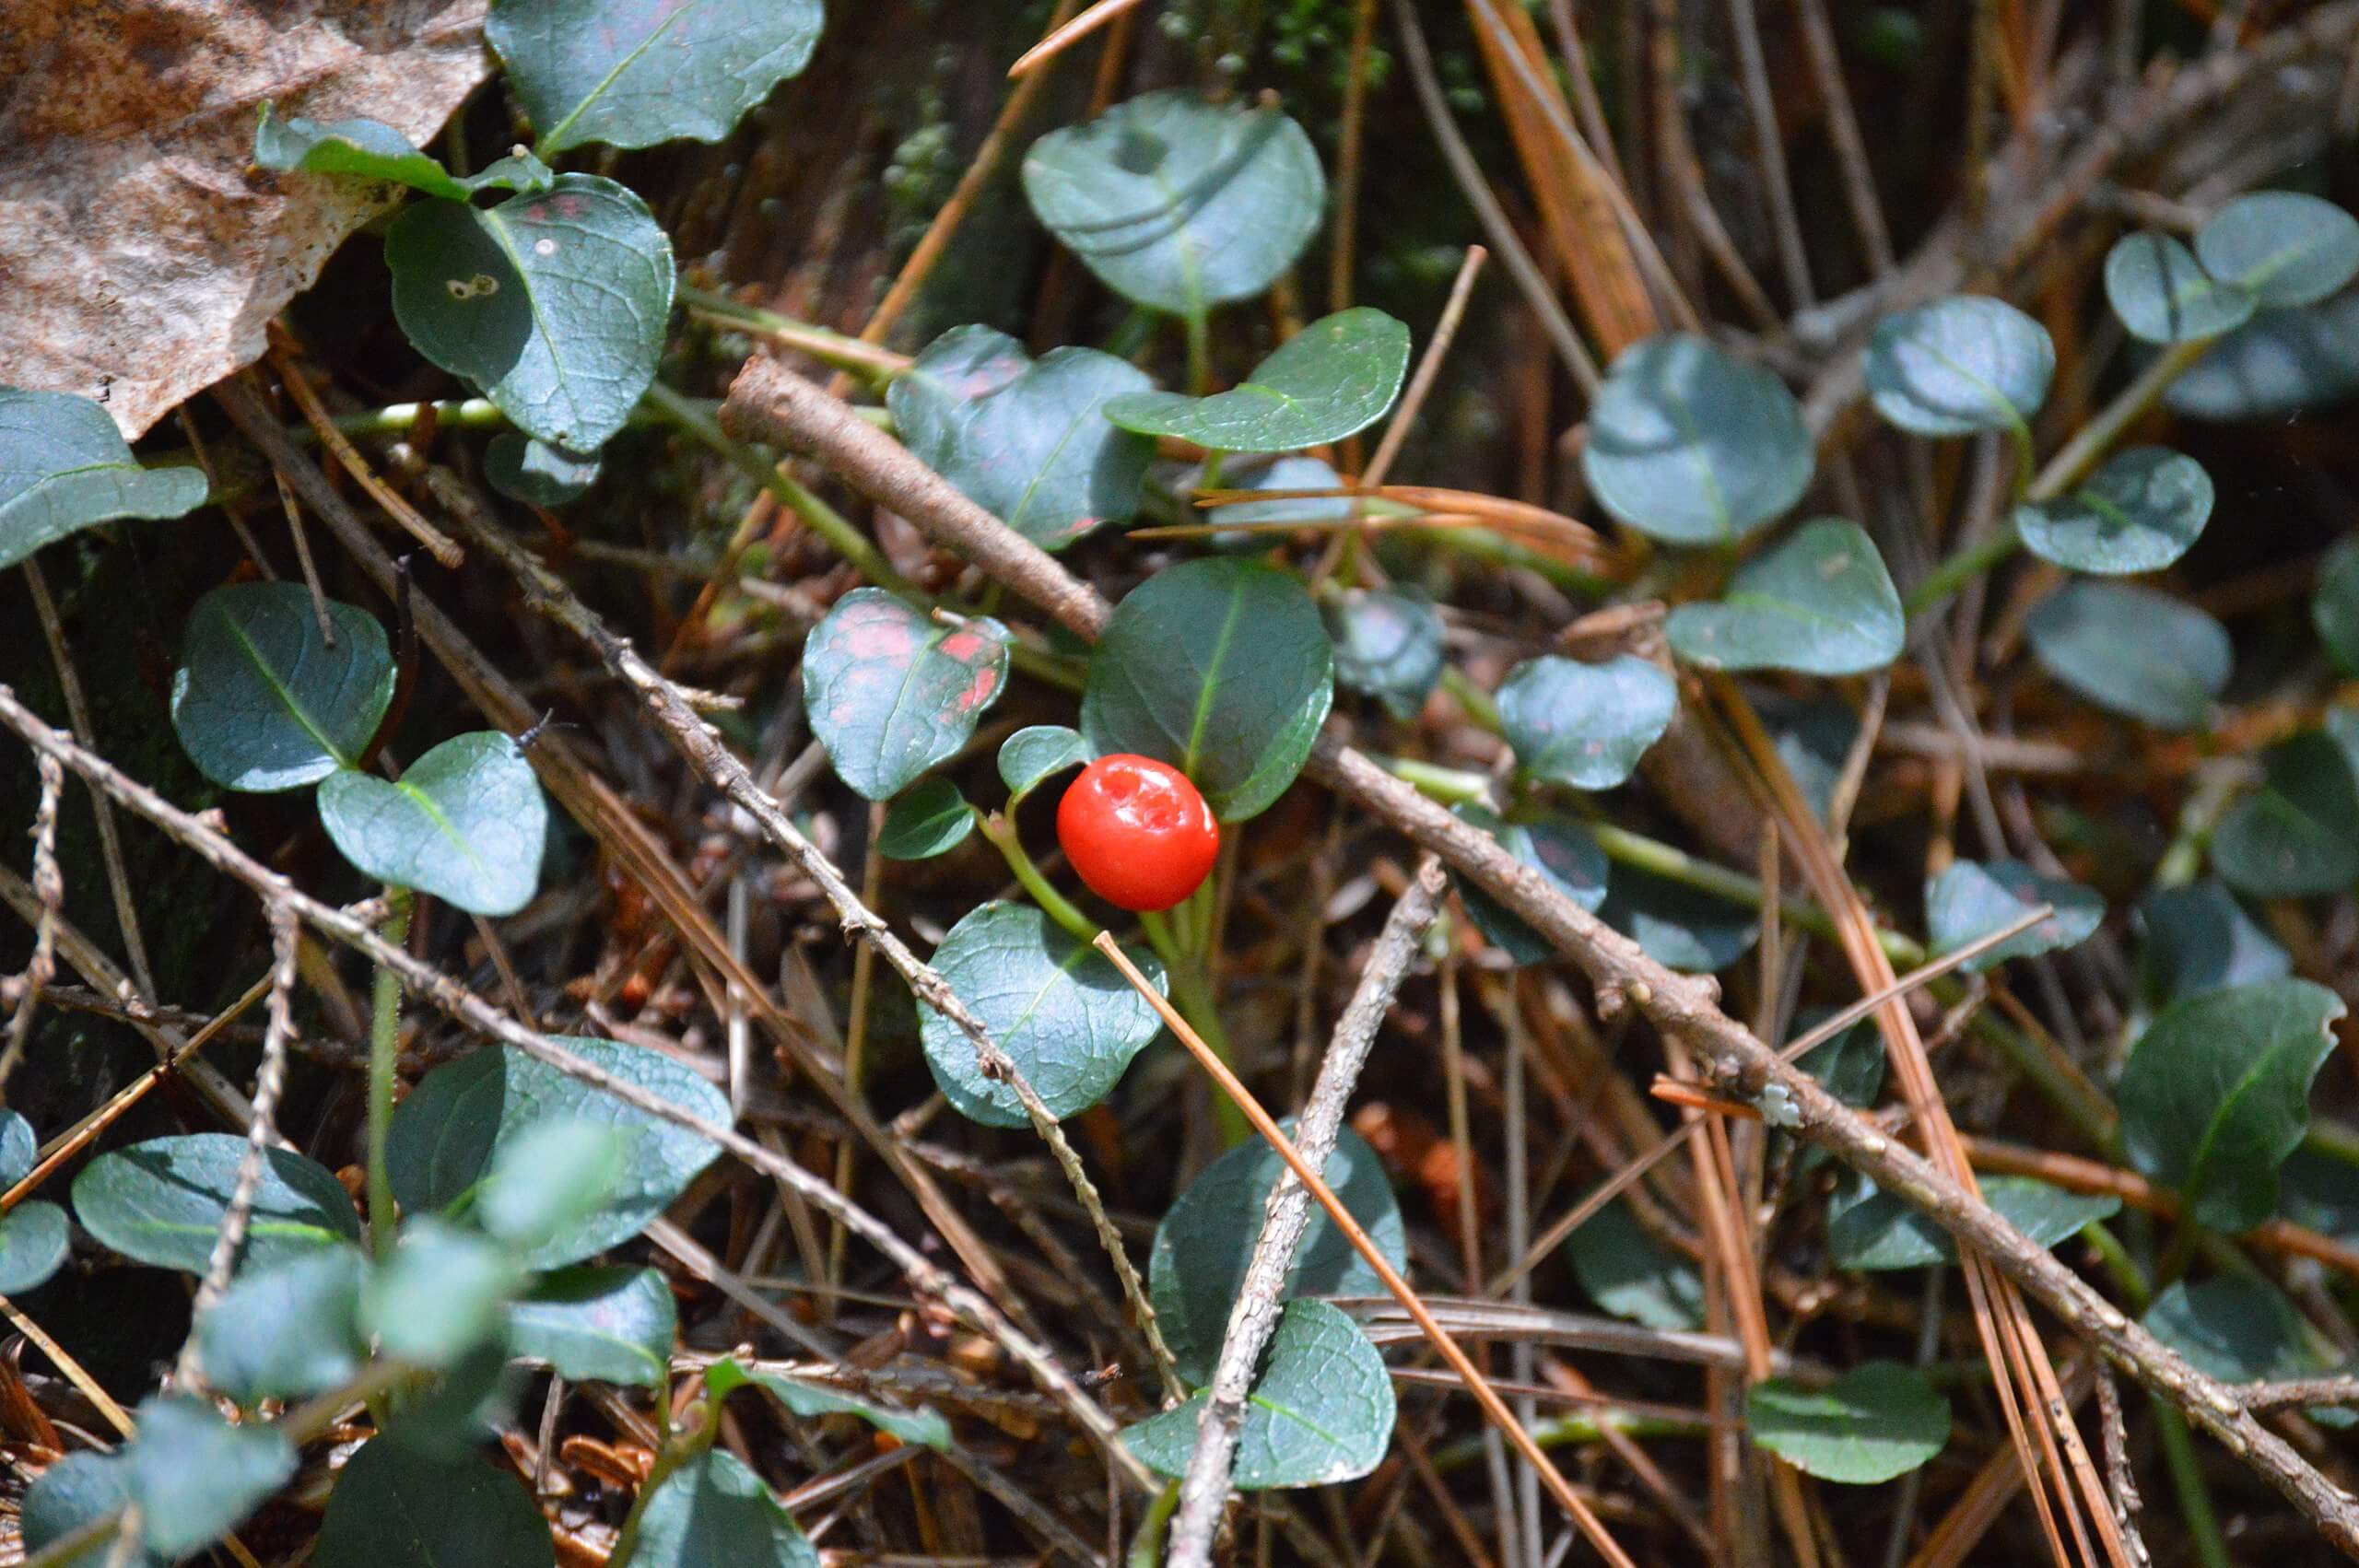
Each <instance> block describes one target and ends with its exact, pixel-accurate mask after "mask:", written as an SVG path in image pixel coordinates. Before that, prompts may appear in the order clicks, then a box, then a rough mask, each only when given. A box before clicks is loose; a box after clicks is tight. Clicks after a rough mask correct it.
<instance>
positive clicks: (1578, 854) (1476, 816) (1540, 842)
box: [1450, 804, 1606, 966]
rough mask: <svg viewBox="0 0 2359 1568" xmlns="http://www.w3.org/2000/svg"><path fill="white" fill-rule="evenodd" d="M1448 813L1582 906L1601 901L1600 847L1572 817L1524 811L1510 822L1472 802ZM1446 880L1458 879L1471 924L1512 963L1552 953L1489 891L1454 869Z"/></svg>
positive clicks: (1551, 946)
mask: <svg viewBox="0 0 2359 1568" xmlns="http://www.w3.org/2000/svg"><path fill="white" fill-rule="evenodd" d="M1451 814H1453V815H1455V816H1457V817H1459V818H1460V819H1461V820H1462V821H1465V822H1469V823H1472V824H1473V825H1475V826H1476V827H1479V828H1481V829H1482V830H1483V831H1484V832H1485V833H1487V834H1489V835H1490V836H1491V837H1494V838H1496V839H1497V840H1498V841H1499V848H1502V849H1505V850H1506V851H1507V852H1508V854H1510V855H1513V856H1514V857H1515V858H1516V859H1517V860H1521V861H1522V862H1523V863H1524V864H1525V865H1527V866H1530V867H1531V868H1532V870H1534V871H1536V872H1539V873H1540V874H1541V875H1542V876H1543V878H1545V879H1546V880H1547V881H1548V883H1550V885H1552V886H1554V887H1555V890H1556V891H1557V892H1559V893H1561V894H1563V895H1565V896H1566V897H1567V898H1569V899H1571V900H1572V901H1573V902H1574V903H1576V904H1578V905H1579V906H1580V907H1582V908H1584V909H1595V908H1597V907H1599V906H1601V905H1602V904H1603V903H1604V901H1605V885H1606V861H1605V851H1604V850H1603V849H1601V848H1598V844H1597V840H1596V838H1595V837H1592V836H1591V835H1590V830H1589V829H1588V828H1586V827H1584V826H1583V825H1581V824H1580V823H1579V822H1578V821H1576V820H1574V819H1573V818H1571V817H1568V816H1561V815H1558V814H1555V813H1532V812H1526V813H1520V814H1519V816H1518V817H1517V819H1516V820H1514V821H1512V822H1502V821H1500V820H1499V818H1498V817H1497V815H1496V814H1495V813H1492V812H1490V811H1488V810H1486V809H1485V808H1484V807H1482V806H1478V805H1473V804H1467V805H1461V806H1458V807H1456V808H1454V809H1453V811H1452V813H1451ZM1450 880H1451V881H1452V882H1453V883H1456V884H1457V887H1458V901H1459V903H1461V905H1463V906H1464V907H1465V909H1466V916H1467V919H1471V920H1473V922H1474V929H1475V930H1479V931H1481V932H1482V933H1483V935H1484V936H1485V938H1486V939H1488V940H1489V942H1490V943H1491V945H1492V946H1494V947H1496V948H1497V949H1498V950H1499V951H1500V952H1501V953H1504V954H1507V955H1508V958H1509V959H1510V960H1512V961H1513V962H1514V963H1515V964H1516V965H1519V966H1520V965H1527V964H1545V963H1547V962H1548V961H1549V960H1550V959H1552V958H1554V957H1555V956H1556V946H1555V943H1554V942H1550V941H1549V940H1548V939H1547V938H1546V937H1544V936H1542V935H1541V934H1540V933H1539V932H1538V931H1536V930H1532V928H1531V926H1529V925H1527V924H1526V923H1525V922H1524V920H1523V919H1522V917H1521V916H1519V915H1516V914H1514V913H1512V912H1510V911H1509V910H1508V907H1507V906H1506V905H1504V904H1501V903H1500V902H1499V901H1498V900H1497V899H1496V898H1494V897H1492V896H1491V895H1490V894H1489V893H1488V892H1486V891H1485V890H1484V889H1483V888H1480V887H1478V886H1476V885H1475V884H1474V883H1473V882H1471V881H1469V880H1468V879H1466V878H1464V877H1462V876H1460V875H1459V874H1458V873H1457V872H1451V873H1450Z"/></svg>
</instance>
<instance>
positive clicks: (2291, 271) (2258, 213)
mask: <svg viewBox="0 0 2359 1568" xmlns="http://www.w3.org/2000/svg"><path fill="white" fill-rule="evenodd" d="M2195 253H2196V255H2197V257H2198V258H2200V259H2201V261H2202V263H2203V267H2204V270H2205V271H2206V272H2209V273H2210V274H2211V275H2212V276H2213V277H2216V278H2219V279H2221V280H2222V281H2223V282H2225V283H2233V284H2236V286H2238V287H2241V288H2243V289H2245V290H2246V291H2247V292H2248V293H2249V294H2251V295H2252V296H2253V297H2254V298H2256V299H2257V300H2259V303H2260V308H2261V309H2262V310H2290V309H2293V308H2294V307H2296V306H2301V305H2315V304H2317V303H2318V301H2319V300H2321V299H2324V298H2327V297H2328V296H2329V295H2331V294H2333V293H2335V292H2336V291H2337V290H2338V289H2340V288H2341V287H2342V286H2343V285H2344V284H2346V283H2349V282H2350V281H2351V279H2352V277H2353V275H2354V274H2359V218H2353V216H2351V215H2350V214H2349V213H2347V212H2344V211H2343V210H2342V209H2341V207H2339V206H2336V205H2334V204H2333V203H2331V202H2322V201H2320V200H2318V197H2316V196H2306V195H2303V194H2301V193H2299V192H2296V191H2256V192H2254V193H2252V194H2250V195H2248V196H2238V197H2237V198H2236V200H2235V201H2233V202H2230V203H2229V204H2228V205H2226V206H2224V207H2222V208H2221V209H2220V210H2219V212H2218V213H2217V214H2215V215H2214V216H2213V217H2212V221H2211V222H2209V223H2207V224H2205V225H2204V226H2203V228H2201V230H2200V231H2199V232H2198V233H2197V234H2196V236H2195Z"/></svg>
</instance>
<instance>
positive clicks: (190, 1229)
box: [74, 1132, 360, 1274]
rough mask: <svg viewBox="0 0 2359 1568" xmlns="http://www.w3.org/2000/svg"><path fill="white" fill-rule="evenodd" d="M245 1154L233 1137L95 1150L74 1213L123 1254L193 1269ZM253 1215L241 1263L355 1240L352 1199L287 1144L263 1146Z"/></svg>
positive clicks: (189, 1136) (263, 1262) (78, 1185)
mask: <svg viewBox="0 0 2359 1568" xmlns="http://www.w3.org/2000/svg"><path fill="white" fill-rule="evenodd" d="M245 1153H246V1141H245V1140H244V1139H242V1138H237V1137H232V1136H231V1135H230V1134H229V1133H226V1132H191V1133H186V1134H183V1135H182V1136H181V1137H178V1138H157V1139H151V1140H150V1141H147V1142H145V1143H135V1144H133V1145H132V1146H131V1147H130V1148H128V1149H118V1150H115V1151H114V1152H113V1153H107V1154H101V1155H100V1156H99V1157H98V1158H97V1159H95V1160H92V1161H91V1162H90V1163H89V1164H87V1165H85V1166H83V1167H82V1174H81V1175H80V1176H76V1177H75V1178H74V1213H75V1215H76V1218H78V1219H79V1220H80V1221H81V1222H82V1228H83V1229H84V1230H86V1231H88V1232H89V1233H90V1234H91V1235H94V1236H96V1237H98V1238H99V1240H100V1241H101V1242H103V1243H105V1244H106V1245H107V1246H111V1247H112V1248H114V1249H115V1250H116V1251H117V1252H120V1253H122V1254H123V1256H124V1257H125V1258H132V1259H134V1260H135V1261H137V1262H140V1263H147V1264H152V1265H153V1266H155V1267H156V1268H158V1269H178V1270H181V1271H182V1272H183V1273H188V1274H202V1273H204V1272H205V1263H206V1262H207V1260H208V1259H210V1258H211V1257H212V1256H213V1240H214V1237H215V1236H216V1235H218V1234H219V1232H220V1229H221V1222H222V1220H223V1218H224V1217H225V1216H226V1215H227V1214H228V1213H229V1195H230V1194H231V1193H232V1192H233V1191H235V1190H236V1188H237V1185H238V1164H239V1162H240V1161H241V1160H242V1159H244V1158H245ZM252 1213H253V1217H252V1221H251V1222H250V1223H248V1225H247V1227H246V1241H245V1246H244V1249H243V1251H242V1252H241V1254H240V1257H241V1260H242V1263H243V1266H244V1267H247V1268H254V1269H263V1268H268V1267H271V1266H272V1265H274V1264H277V1263H282V1262H285V1261H287V1260H288V1259H289V1258H298V1257H300V1256H302V1255H303V1254H305V1253H307V1252H310V1251H311V1250H313V1249H314V1248H317V1247H323V1246H334V1245H335V1244H336V1243H338V1242H341V1241H358V1239H359V1237H360V1221H359V1218H358V1216H357V1215H356V1214H354V1213H353V1211H352V1199H351V1196H350V1195H349V1194H347V1193H346V1191H345V1190H344V1186H343V1184H342V1183H341V1182H338V1181H337V1180H336V1179H335V1176H334V1173H333V1172H332V1171H330V1170H329V1169H328V1168H327V1167H326V1166H324V1165H322V1164H318V1163H317V1162H315V1161H311V1160H307V1159H305V1158H304V1157H303V1156H302V1155H300V1154H298V1153H295V1152H294V1151H293V1150H291V1149H270V1150H265V1151H264V1153H263V1161H262V1179H261V1181H260V1182H259V1183H258V1184H257V1185H256V1187H255V1188H254V1199H253V1211H252Z"/></svg>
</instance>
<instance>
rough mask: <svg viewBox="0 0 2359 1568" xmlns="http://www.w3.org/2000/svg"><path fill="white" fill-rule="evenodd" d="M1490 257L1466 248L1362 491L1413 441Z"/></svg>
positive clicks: (1387, 470) (1361, 479) (1377, 481)
mask: <svg viewBox="0 0 2359 1568" xmlns="http://www.w3.org/2000/svg"><path fill="white" fill-rule="evenodd" d="M1370 4H1371V5H1373V4H1374V0H1370ZM1490 254H1491V252H1488V251H1485V249H1483V247H1482V246H1480V245H1469V246H1468V247H1466V259H1465V260H1464V261H1462V262H1461V263H1459V264H1458V278H1457V281H1456V282H1454V283H1452V284H1451V285H1450V286H1449V299H1448V300H1447V301H1445V302H1444V303H1443V305H1442V308H1441V320H1440V321H1438V322H1436V323H1435V324H1434V335H1433V337H1432V338H1431V339H1430V340H1429V341H1428V342H1427V343H1426V355H1425V357H1424V358H1422V359H1420V360H1418V361H1417V372H1416V374H1415V375H1414V376H1411V377H1410V378H1409V390H1408V391H1407V392H1402V394H1401V402H1400V404H1398V405H1397V406H1396V407H1395V408H1394V409H1393V411H1392V421H1391V424H1389V425H1387V426H1385V427H1384V439H1382V440H1380V441H1379V442H1378V443H1377V444H1376V455H1375V456H1374V457H1372V458H1370V459H1368V464H1367V468H1366V469H1365V470H1363V471H1362V472H1361V474H1360V476H1359V487H1360V488H1361V489H1363V490H1373V489H1375V488H1376V487H1377V486H1379V485H1381V484H1383V483H1384V476H1385V475H1386V474H1390V473H1391V472H1392V460H1393V459H1394V458H1397V457H1399V456H1400V455H1401V443H1402V442H1403V441H1405V440H1407V439H1409V430H1410V427H1412V426H1414V425H1415V424H1416V422H1417V411H1418V410H1419V409H1421V408H1423V407H1425V405H1426V397H1427V396H1428V395H1429V394H1430V393H1431V392H1433V390H1434V380H1435V378H1437V377H1438V376H1439V375H1440V374H1441V363H1442V360H1443V359H1444V358H1445V357H1447V356H1448V355H1449V345H1450V344H1451V342H1452V341H1453V340H1454V339H1456V337H1457V336H1458V324H1459V322H1462V321H1464V320H1465V319H1466V301H1467V298H1469V297H1470V296H1471V295H1473V292H1474V280H1475V279H1476V278H1477V277H1480V276H1481V275H1482V273H1483V263H1484V262H1485V260H1486V259H1488V258H1489V256H1490Z"/></svg>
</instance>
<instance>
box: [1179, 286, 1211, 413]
mask: <svg viewBox="0 0 2359 1568" xmlns="http://www.w3.org/2000/svg"><path fill="white" fill-rule="evenodd" d="M1185 320H1186V322H1187V323H1188V391H1189V392H1191V393H1192V394H1193V395H1195V396H1197V397H1203V395H1204V394H1205V393H1207V392H1211V391H1212V390H1213V323H1212V316H1211V313H1210V312H1208V311H1206V310H1203V308H1202V307H1201V306H1200V307H1198V308H1197V309H1195V310H1191V311H1189V312H1188V314H1187V316H1186V318H1185Z"/></svg>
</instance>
